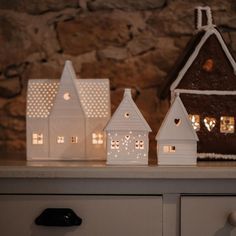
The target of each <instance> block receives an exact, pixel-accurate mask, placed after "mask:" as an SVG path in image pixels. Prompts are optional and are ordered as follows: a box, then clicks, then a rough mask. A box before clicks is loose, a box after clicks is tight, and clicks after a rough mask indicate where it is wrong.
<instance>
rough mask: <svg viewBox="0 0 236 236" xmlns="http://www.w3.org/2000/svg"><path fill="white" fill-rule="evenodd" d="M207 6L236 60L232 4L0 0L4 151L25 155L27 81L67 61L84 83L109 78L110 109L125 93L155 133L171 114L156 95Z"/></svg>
mask: <svg viewBox="0 0 236 236" xmlns="http://www.w3.org/2000/svg"><path fill="white" fill-rule="evenodd" d="M198 5H208V6H210V7H211V8H212V11H213V16H214V21H215V23H216V24H217V25H218V26H219V28H220V29H221V30H222V32H223V37H224V39H225V41H226V43H227V44H228V45H229V47H230V48H231V50H232V52H233V54H234V55H236V2H235V0H208V1H206V0H198V1H195V0H193V1H188V0H60V1H56V0H44V1H37V0H11V1H9V0H1V1H0V45H1V47H0V150H5V151H15V150H17V151H25V138H26V135H25V113H26V111H25V108H26V86H27V81H28V79H29V78H59V77H60V74H61V72H62V69H63V65H64V61H65V60H66V59H69V60H72V62H73V64H74V66H75V69H76V73H77V74H78V75H79V76H80V77H82V78H91V77H98V78H110V81H111V102H112V111H114V110H115V108H116V107H117V105H118V104H119V103H120V101H121V97H122V94H123V88H125V87H131V88H132V92H133V97H134V100H135V102H136V103H137V105H138V107H139V108H140V110H141V111H142V113H143V115H144V116H145V118H146V119H147V121H148V122H149V124H150V126H151V128H152V130H153V132H152V134H151V136H150V139H151V141H150V156H151V158H152V159H153V160H155V153H156V150H155V149H156V143H155V140H154V137H155V134H156V132H157V130H158V128H159V126H160V124H161V122H162V120H163V118H164V116H165V114H166V112H167V110H168V107H169V103H168V101H167V100H164V101H163V100H160V99H159V97H158V94H159V92H160V89H161V86H162V84H163V82H164V81H165V79H166V75H167V74H168V72H170V70H171V69H172V66H173V65H174V63H175V61H176V59H177V58H178V56H179V55H180V54H181V51H182V50H183V48H184V47H185V45H186V43H187V41H188V40H189V39H190V38H191V35H192V33H193V32H194V13H193V10H194V7H196V6H198Z"/></svg>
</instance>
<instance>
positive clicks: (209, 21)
mask: <svg viewBox="0 0 236 236" xmlns="http://www.w3.org/2000/svg"><path fill="white" fill-rule="evenodd" d="M196 9H197V29H198V30H201V29H202V28H203V27H205V26H208V27H209V26H212V14H211V8H210V7H208V6H206V7H200V6H198V7H196ZM203 11H205V12H206V17H207V25H202V12H203Z"/></svg>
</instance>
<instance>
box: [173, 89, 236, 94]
mask: <svg viewBox="0 0 236 236" xmlns="http://www.w3.org/2000/svg"><path fill="white" fill-rule="evenodd" d="M174 93H176V94H181V93H187V94H202V95H236V91H219V90H191V89H175V90H174Z"/></svg>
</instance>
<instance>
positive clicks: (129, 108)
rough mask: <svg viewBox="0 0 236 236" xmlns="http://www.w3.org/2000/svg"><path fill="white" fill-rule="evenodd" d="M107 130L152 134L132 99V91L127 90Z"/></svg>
mask: <svg viewBox="0 0 236 236" xmlns="http://www.w3.org/2000/svg"><path fill="white" fill-rule="evenodd" d="M105 130H107V131H112V130H114V131H115V130H118V131H148V132H151V128H150V127H149V125H148V123H147V122H146V120H145V119H144V117H143V115H142V114H141V112H140V111H139V109H138V107H137V106H136V104H135V103H134V101H133V99H132V97H131V91H130V89H126V90H125V93H124V97H123V100H122V101H121V103H120V105H119V106H118V108H117V110H116V111H115V113H114V114H113V116H112V118H111V120H110V121H109V123H108V124H107V126H106V128H105Z"/></svg>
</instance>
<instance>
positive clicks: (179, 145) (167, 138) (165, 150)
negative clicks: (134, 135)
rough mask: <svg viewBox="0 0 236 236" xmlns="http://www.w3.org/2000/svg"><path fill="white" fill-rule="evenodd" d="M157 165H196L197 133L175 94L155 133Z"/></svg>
mask: <svg viewBox="0 0 236 236" xmlns="http://www.w3.org/2000/svg"><path fill="white" fill-rule="evenodd" d="M156 140H157V157H158V165H196V163H197V141H198V137H197V134H196V132H195V130H194V128H193V126H192V124H191V121H190V119H189V116H188V113H187V111H186V109H185V107H184V105H183V103H182V101H181V99H180V98H179V96H178V95H177V96H176V98H175V100H174V102H173V104H172V105H171V107H170V109H169V111H168V112H167V114H166V117H165V119H164V121H163V123H162V125H161V127H160V129H159V131H158V133H157V135H156Z"/></svg>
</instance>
